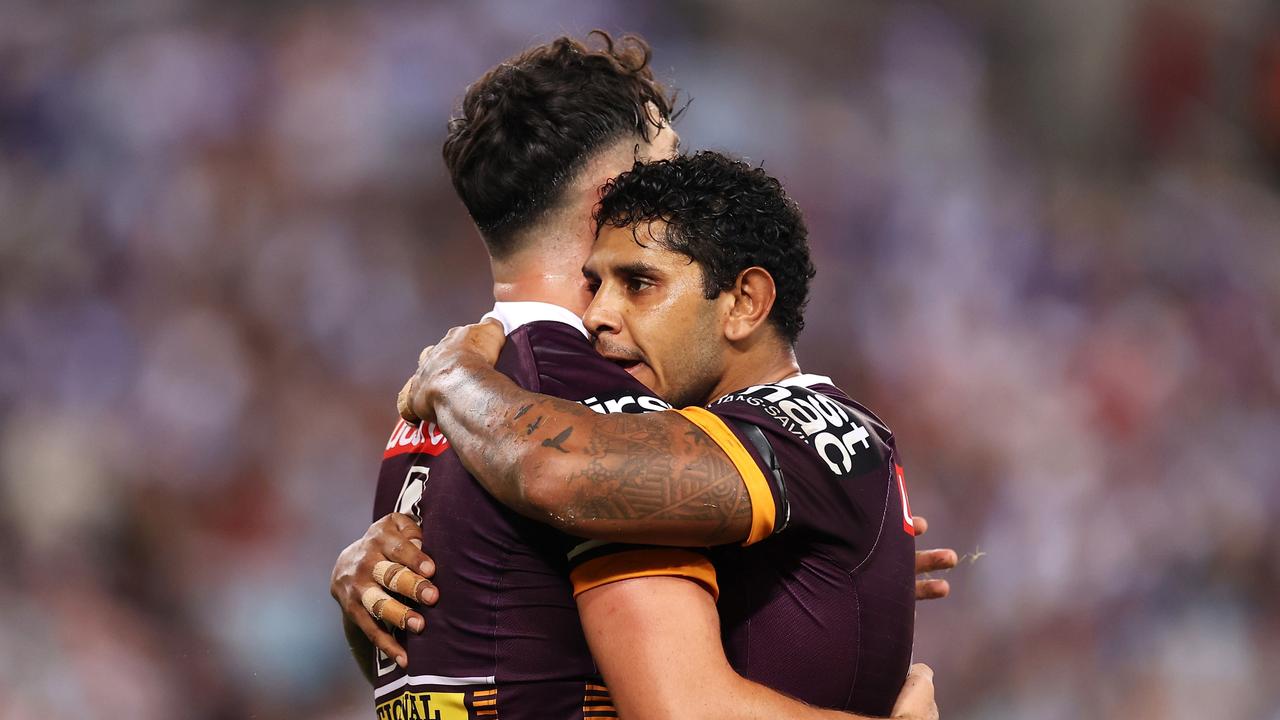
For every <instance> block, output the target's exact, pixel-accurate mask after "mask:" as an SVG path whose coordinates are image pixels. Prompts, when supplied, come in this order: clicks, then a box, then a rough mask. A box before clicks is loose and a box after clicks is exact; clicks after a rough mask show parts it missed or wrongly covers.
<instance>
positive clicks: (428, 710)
mask: <svg viewBox="0 0 1280 720" xmlns="http://www.w3.org/2000/svg"><path fill="white" fill-rule="evenodd" d="M599 40H600V42H599V43H596V44H592V45H589V44H586V43H581V42H578V41H575V40H572V39H569V38H560V39H558V40H556V41H554V42H552V43H548V44H547V45H543V46H539V47H537V48H534V49H533V50H531V51H529V52H527V53H524V54H522V55H521V56H519V57H516V58H513V59H511V60H510V61H508V62H506V63H503V64H501V65H499V66H497V67H495V68H494V69H493V70H491V71H490V72H489V73H487V74H486V75H485V76H484V77H483V78H481V79H480V80H479V81H477V82H476V83H475V84H473V85H472V86H471V87H470V88H469V89H468V91H467V95H466V98H465V99H464V101H463V107H462V113H461V114H460V116H459V117H458V118H456V119H455V120H454V121H453V122H452V123H451V124H450V132H449V139H448V141H447V142H446V146H445V160H446V165H447V166H448V168H449V171H450V174H451V176H452V179H453V182H454V186H455V188H456V189H457V191H458V194H459V196H460V197H461V198H462V200H463V202H464V204H465V206H466V207H467V210H468V212H470V214H471V216H472V218H473V219H474V220H475V221H476V224H477V226H478V227H479V228H480V231H481V237H482V238H483V240H484V242H485V245H486V247H487V248H488V250H489V254H490V258H491V266H492V270H493V274H494V295H495V297H496V298H497V299H498V300H499V302H498V304H497V305H496V306H495V313H496V314H497V315H498V316H499V317H501V318H502V319H503V320H504V322H506V323H507V325H508V327H509V328H510V329H511V330H512V335H511V341H510V342H508V343H507V348H508V349H507V351H506V352H505V358H504V360H503V361H502V362H501V363H499V368H500V369H501V370H502V371H503V372H505V373H506V374H507V375H508V376H510V377H511V378H513V379H514V380H515V381H516V382H517V383H519V384H521V385H522V386H523V387H526V388H530V389H534V390H541V391H542V392H547V393H551V394H553V395H558V396H560V397H564V398H568V399H570V400H580V401H585V402H587V403H588V404H591V405H592V407H596V408H599V409H600V410H602V411H613V410H623V411H636V410H640V409H646V408H647V409H654V408H661V407H665V404H664V403H662V402H661V401H660V400H659V399H658V398H657V397H654V395H653V393H652V392H651V391H649V390H648V389H646V388H645V387H644V386H643V385H641V384H639V383H637V382H636V381H635V379H634V378H632V377H631V376H630V375H628V374H627V373H626V372H624V371H623V370H622V369H620V368H619V367H618V366H617V365H616V364H614V363H612V362H610V361H608V360H606V359H604V358H602V357H601V356H599V355H598V354H595V353H593V352H592V351H591V349H590V347H591V346H590V343H589V341H588V340H587V337H586V331H585V329H584V328H583V326H582V323H581V321H580V319H579V315H580V313H581V312H582V310H584V309H585V308H586V306H587V303H588V302H589V301H590V298H591V295H590V292H589V290H590V289H589V287H588V285H587V283H586V281H585V280H584V279H583V277H582V274H581V266H582V263H583V261H584V260H585V259H586V257H587V255H588V253H589V251H590V248H591V243H592V240H593V238H594V235H595V230H596V228H595V225H594V223H593V221H592V217H591V210H592V208H593V207H594V205H595V204H596V201H597V200H598V198H599V188H600V186H601V185H602V184H603V183H604V182H605V181H607V180H608V179H609V178H612V177H614V176H615V175H617V174H618V173H620V172H622V171H624V170H626V169H628V168H630V167H631V166H632V164H633V163H634V162H635V161H636V160H648V159H656V158H663V157H669V156H671V155H672V154H673V153H674V149H675V145H676V136H675V133H674V132H673V131H672V130H671V128H670V126H669V120H670V119H671V117H672V116H673V115H674V114H675V113H673V106H672V103H671V98H670V95H669V94H668V93H667V92H666V91H665V89H664V88H662V86H661V85H660V84H659V83H657V82H656V80H654V78H653V75H652V72H651V71H650V69H649V67H648V59H649V51H648V48H647V46H645V45H644V44H643V42H641V41H638V40H624V41H620V42H617V43H615V42H614V41H613V40H612V39H611V38H609V37H608V36H607V35H604V34H600V35H599ZM541 422H542V421H540V420H539V419H537V418H536V417H532V416H530V417H529V418H527V419H526V420H525V425H524V426H523V427H524V429H525V430H527V431H528V432H529V433H531V434H532V433H535V432H538V430H539V428H540V427H541ZM554 441H555V438H550V439H549V444H548V447H552V446H554V444H555V443H554ZM672 453H673V454H672V455H671V456H670V457H669V458H668V459H667V460H666V461H665V462H667V463H676V462H683V461H686V460H690V459H692V460H693V461H695V462H696V463H699V467H700V468H702V471H701V474H699V473H698V472H682V473H673V474H672V479H673V480H674V479H676V478H677V477H679V478H680V482H681V483H682V485H681V488H682V490H681V492H682V493H684V494H685V495H686V496H687V497H688V498H689V499H690V504H684V503H677V504H676V505H674V506H672V507H671V508H669V509H664V508H663V507H662V506H661V505H659V506H653V505H650V506H649V507H648V510H647V511H644V512H643V514H641V515H635V516H633V517H631V518H630V519H629V520H628V521H627V522H626V525H627V527H628V528H630V530H629V531H630V532H631V533H632V534H633V535H632V537H633V538H635V539H644V540H645V541H646V542H653V543H663V544H698V545H703V544H707V543H711V542H731V541H735V540H743V539H746V530H747V526H746V525H744V524H742V523H741V522H739V521H740V520H741V517H742V516H743V513H744V511H746V512H747V514H748V515H749V507H748V505H747V504H746V501H745V495H743V491H742V487H743V480H742V479H741V478H740V476H739V473H738V471H737V470H736V469H735V468H734V466H733V465H732V464H731V463H730V462H729V461H728V460H726V459H725V458H723V457H722V451H721V450H720V449H718V448H717V447H715V446H712V445H707V446H703V447H699V448H687V449H685V450H683V451H680V452H679V453H677V452H676V449H675V448H672ZM721 495H724V496H726V498H727V499H732V497H737V498H738V499H737V501H736V502H730V503H725V504H716V503H703V501H704V500H705V498H706V497H710V496H715V497H719V496H721ZM731 496H732V497H731ZM637 501H638V500H637ZM697 503H703V504H702V506H701V509H698V507H697ZM637 507H639V506H637ZM691 509H693V510H696V512H691ZM388 513H389V514H388ZM374 515H375V517H381V519H380V520H378V521H376V522H375V523H374V525H373V526H371V527H370V531H369V533H367V534H366V537H365V538H362V539H361V540H360V541H357V542H356V543H354V544H353V545H352V546H350V547H349V548H348V549H347V550H346V551H344V552H343V554H342V556H341V557H340V558H339V561H338V563H337V565H336V566H335V570H334V579H333V584H332V586H331V587H332V591H333V594H334V596H335V598H337V599H338V601H339V603H340V604H341V605H342V606H343V608H344V610H345V612H346V613H347V618H348V621H349V624H348V631H349V637H351V639H352V642H353V647H355V648H356V649H357V655H358V657H360V658H372V657H373V652H372V650H368V651H366V650H365V649H364V648H362V647H360V646H361V644H362V643H363V641H364V636H366V635H367V636H368V638H369V639H370V640H372V641H373V642H375V643H376V644H377V646H378V648H379V649H381V650H385V651H386V652H385V654H383V655H381V656H380V659H379V662H378V663H377V664H376V667H374V668H370V674H371V679H372V680H373V682H374V684H375V697H376V698H377V703H378V712H379V714H380V715H386V716H390V717H400V716H404V717H416V716H429V717H435V716H436V715H435V714H436V713H440V717H445V718H447V717H451V716H452V715H451V714H450V713H457V714H458V715H459V716H462V715H461V713H462V712H466V713H467V714H468V716H470V717H476V718H486V717H489V716H498V717H503V718H520V717H530V718H560V717H566V718H567V717H608V716H611V715H612V714H613V712H614V709H613V705H612V701H611V699H610V695H609V692H608V690H607V688H606V687H605V685H604V684H603V683H602V682H601V680H600V677H599V675H598V671H597V668H596V665H595V664H594V663H593V661H592V658H591V656H590V654H589V652H588V650H587V646H586V642H585V639H584V637H583V634H582V627H581V624H580V622H579V618H578V608H577V605H576V604H575V601H574V597H573V593H574V590H573V586H572V584H571V583H570V580H569V578H568V572H569V565H570V564H571V563H572V564H574V565H577V566H582V565H584V564H586V563H587V562H588V561H589V560H591V559H592V558H604V556H606V555H609V554H610V553H609V549H608V548H601V549H599V550H596V551H591V552H589V551H590V548H587V549H583V548H580V547H579V546H580V545H581V541H580V540H575V539H573V538H571V537H570V536H568V535H565V534H563V533H561V532H558V531H556V530H554V529H553V528H551V527H548V526H546V525H541V524H538V523H534V522H532V521H529V520H528V519H526V518H523V517H521V516H519V515H517V514H515V513H514V512H512V511H511V510H508V509H507V508H505V507H503V506H502V505H500V504H498V503H497V502H495V501H494V499H493V498H492V497H490V496H489V495H487V494H486V493H485V492H484V490H483V489H482V488H481V487H480V486H479V485H478V484H476V482H475V481H474V480H473V479H472V478H471V476H470V475H469V474H468V473H467V471H466V470H465V468H463V466H462V465H461V464H460V463H459V459H458V456H457V454H456V453H454V452H453V451H452V450H451V449H450V446H449V443H448V441H446V440H445V439H444V436H443V435H441V434H440V432H439V430H438V428H436V427H435V426H432V425H423V426H422V427H416V426H411V425H407V424H401V425H400V426H398V427H397V428H396V429H395V431H394V432H393V434H392V437H391V440H390V442H389V443H388V445H387V449H386V453H385V454H384V459H383V464H382V469H381V473H380V477H379V487H378V494H377V499H376V502H375V513H374ZM730 516H734V517H736V518H737V520H735V521H734V523H733V525H732V527H730V525H729V524H727V522H726V519H727V518H729V517H730ZM419 525H421V527H419ZM419 538H420V542H421V544H422V547H424V548H425V549H426V550H428V551H429V552H430V553H431V555H432V556H433V557H434V560H435V561H436V562H435V563H432V560H431V559H429V558H427V557H426V556H425V555H423V554H422V552H421V551H419V550H418V549H417V548H415V547H414V546H413V545H412V544H411V543H410V541H411V540H418V539H419ZM669 552H670V553H675V555H674V556H672V555H669V554H668V555H663V554H658V553H641V554H639V555H637V554H630V555H626V556H625V557H623V554H622V553H618V554H617V555H618V557H619V558H621V559H622V560H623V561H629V562H632V563H633V567H637V568H638V567H640V565H641V564H646V563H647V565H646V566H645V572H648V573H650V574H652V575H654V576H662V577H667V578H677V579H678V578H690V579H689V580H681V582H703V581H704V580H705V581H708V582H713V581H714V580H713V578H711V576H709V575H707V574H706V572H705V558H703V557H702V556H700V555H699V554H697V553H695V554H694V559H693V561H692V562H690V563H681V562H671V561H669V560H670V559H671V557H675V558H677V559H679V558H687V557H688V555H686V554H683V553H682V551H678V550H672V551H669ZM569 554H574V559H573V560H572V561H571V560H569V559H568V558H567V555H569ZM389 560H394V561H396V562H397V563H398V564H396V565H392V564H391V563H390V562H389ZM615 560H616V559H615ZM637 561H642V562H641V563H638V562H637ZM433 564H434V565H435V566H436V567H438V571H437V572H436V574H435V576H434V578H433V580H435V582H436V584H437V585H438V592H437V589H436V588H435V587H432V586H431V584H430V583H429V582H427V581H426V580H425V579H423V578H422V577H420V576H418V575H417V574H415V573H414V572H413V570H412V569H419V568H421V569H424V570H425V572H424V573H423V574H425V575H429V574H430V568H431V566H432V565H433ZM406 565H407V566H408V568H406V567H404V566H406ZM424 565H425V567H424ZM593 566H594V567H597V568H598V567H599V566H600V565H599V564H598V563H596V564H594V565H593ZM410 568H412V569H410ZM375 579H376V582H375ZM935 582H937V581H935ZM383 587H385V588H386V589H388V590H392V591H393V592H397V593H399V594H401V595H404V596H407V597H412V598H415V599H418V600H421V601H422V602H423V603H425V604H430V603H431V602H433V601H435V599H436V598H437V597H438V598H439V600H438V605H437V606H436V608H435V609H434V610H433V611H432V612H431V614H430V617H431V622H430V628H429V629H428V630H427V631H426V632H425V633H423V632H421V631H422V628H423V622H424V619H423V617H422V616H421V615H419V614H418V613H416V612H413V611H412V610H410V609H408V608H406V607H405V606H404V605H402V604H401V603H399V602H398V601H397V600H396V599H395V598H393V597H391V596H389V595H388V594H387V593H385V592H384V591H383V590H382V588H383ZM375 617H376V618H378V619H380V620H384V621H390V622H391V624H393V625H394V626H396V627H398V628H399V630H400V632H397V633H395V635H394V636H392V635H388V634H387V633H386V632H385V630H384V629H383V628H381V627H380V626H379V624H378V623H376V622H374V618H375ZM726 627H729V626H728V625H726ZM406 629H407V630H408V631H410V632H405V631H406ZM623 630H625V628H621V627H620V628H619V632H622V631H623ZM619 637H622V635H620V636H619ZM686 640H687V641H688V642H693V639H692V638H686ZM702 640H705V641H706V642H709V643H711V644H712V645H713V646H714V647H715V649H716V652H721V653H722V651H721V650H720V647H721V646H720V641H719V638H718V637H713V638H703V639H699V642H701V641H702ZM401 643H403V646H402V645H401ZM647 647H648V646H647V645H646V644H645V643H640V644H636V645H633V648H632V649H633V650H635V651H636V652H643V651H644V650H645V649H646V648H647ZM733 652H736V650H735V651H733ZM731 657H734V656H733V655H731ZM393 661H394V662H393ZM726 668H727V666H726ZM722 669H724V668H722ZM757 670H758V669H757ZM729 676H732V678H734V679H736V682H739V683H745V681H744V680H743V679H742V678H741V677H739V676H738V675H737V674H736V673H733V672H732V670H731V669H728V670H727V674H725V673H721V672H720V671H719V670H717V672H716V673H708V674H707V675H705V676H704V677H702V678H699V680H701V681H705V682H704V685H703V687H704V688H705V689H706V690H707V692H704V693H703V694H702V695H701V696H700V698H701V699H700V702H702V703H703V704H704V706H706V707H710V706H709V705H706V704H707V703H719V707H720V708H721V709H725V708H731V709H732V711H733V712H734V713H749V712H752V711H753V709H755V710H759V709H760V708H762V707H763V708H769V709H770V712H771V713H772V714H773V715H774V716H789V717H806V716H808V714H809V713H811V712H812V713H817V711H816V710H814V709H812V708H805V707H804V706H802V705H800V704H799V703H796V702H795V701H793V700H790V699H788V698H785V697H783V696H781V695H778V694H777V693H775V692H772V691H768V690H766V689H765V688H763V687H759V686H756V685H749V687H751V688H752V689H753V690H752V695H751V698H749V699H748V698H744V697H740V696H738V695H736V694H734V692H733V691H734V690H735V688H737V687H738V685H733V684H728V683H726V682H725V679H726V678H728V677H729ZM911 687H914V688H916V690H913V691H912V692H913V693H914V694H913V695H912V696H911V697H913V698H915V699H916V700H919V699H920V698H922V697H925V696H924V695H922V694H921V692H920V691H919V690H920V689H921V688H923V689H926V690H928V691H929V694H928V696H927V697H928V698H929V699H928V701H927V702H926V703H925V704H923V705H918V706H916V707H918V708H922V709H929V708H930V707H931V704H932V701H931V697H932V696H931V689H932V686H931V685H930V684H929V683H928V681H927V679H924V678H921V681H920V682H918V683H915V684H913V685H912V686H911ZM713 689H714V691H712V690H713ZM904 697H907V694H906V691H905V690H904ZM748 700H750V701H748ZM760 703H764V704H763V705H761V704H760ZM900 709H902V710H903V711H904V716H921V715H919V714H916V715H912V714H911V713H912V711H913V710H914V709H916V708H911V707H908V708H905V709H903V708H900ZM712 714H715V713H712ZM819 714H820V713H819ZM924 716H927V713H926V714H925V715H924Z"/></svg>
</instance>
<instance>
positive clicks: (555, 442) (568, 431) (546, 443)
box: [539, 418, 573, 454]
mask: <svg viewBox="0 0 1280 720" xmlns="http://www.w3.org/2000/svg"><path fill="white" fill-rule="evenodd" d="M539 420H541V418H539ZM572 434H573V426H569V427H567V428H565V429H564V430H561V431H560V434H559V435H557V436H555V437H553V438H548V439H546V440H543V441H542V447H549V448H555V449H556V450H559V451H560V452H562V453H566V454H567V453H568V452H569V451H568V450H565V449H564V441H565V440H568V439H569V436H570V435H572Z"/></svg>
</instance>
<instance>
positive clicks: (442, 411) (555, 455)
mask: <svg viewBox="0 0 1280 720" xmlns="http://www.w3.org/2000/svg"><path fill="white" fill-rule="evenodd" d="M432 407H433V410H434V412H435V416H436V423H437V426H438V427H439V428H440V430H441V431H442V432H443V433H444V434H445V436H446V437H447V438H449V442H450V444H451V445H452V447H453V448H454V450H455V451H456V452H457V453H458V455H459V457H460V458H461V460H462V462H463V464H464V465H466V467H467V469H468V470H470V471H471V472H472V474H474V475H475V476H476V478H477V479H478V480H479V481H480V483H481V484H482V485H483V486H484V487H485V489H486V490H488V491H489V492H490V493H491V494H492V495H493V496H494V497H495V498H497V499H498V500H499V501H500V502H502V503H503V504H505V505H508V506H509V507H511V508H512V509H514V510H516V511H517V512H520V513H523V514H525V515H528V516H530V517H533V518H535V519H537V520H540V521H543V522H547V523H549V524H551V525H554V526H556V527H559V528H561V529H563V530H565V531H567V532H571V533H573V534H576V535H580V536H583V537H589V538H595V539H602V540H613V541H624V542H647V543H660V544H669V545H710V544H719V543H724V542H733V541H736V540H742V539H744V538H745V537H746V534H747V532H748V530H749V528H750V523H751V504H750V500H749V498H748V496H747V493H746V489H745V486H744V484H743V482H742V479H741V477H740V476H739V474H738V471H737V469H736V468H735V467H734V466H733V464H732V463H731V462H730V461H729V459H728V457H726V456H725V455H724V452H723V451H722V450H720V448H719V447H718V446H716V445H715V444H714V443H713V442H711V441H710V439H709V438H707V437H706V435H705V434H704V433H703V432H702V431H701V430H699V429H697V428H696V427H695V426H694V425H693V424H692V423H689V422H688V421H686V420H685V419H684V418H682V417H680V416H679V415H677V414H675V413H669V412H661V413H647V414H643V415H634V414H625V413H615V414H607V415H606V414H601V413H597V412H594V411H592V410H591V409H589V408H587V407H584V406H583V405H580V404H578V403H574V402H569V401H567V400H561V399H559V398H553V397H550V396H547V395H539V394H537V393H532V392H529V391H527V390H524V389H522V388H520V387H518V386H516V385H515V384H514V383H512V382H511V381H510V380H509V379H507V378H506V377H505V376H503V375H501V374H500V373H498V372H497V371H495V370H493V369H491V368H489V367H487V366H484V365H482V364H480V363H466V362H463V363H459V364H458V365H456V366H454V367H453V368H451V369H450V370H449V371H448V372H446V373H443V374H442V375H441V376H440V377H439V378H438V380H437V383H436V392H434V393H433V396H432Z"/></svg>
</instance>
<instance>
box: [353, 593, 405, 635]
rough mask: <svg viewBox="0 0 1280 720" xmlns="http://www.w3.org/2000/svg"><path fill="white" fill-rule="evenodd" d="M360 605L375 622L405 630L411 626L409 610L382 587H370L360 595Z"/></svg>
mask: <svg viewBox="0 0 1280 720" xmlns="http://www.w3.org/2000/svg"><path fill="white" fill-rule="evenodd" d="M360 604H361V605H364V609H365V610H367V611H368V612H369V614H370V615H372V616H373V617H374V619H375V620H378V621H380V622H384V623H387V624H389V625H391V626H393V627H396V628H399V629H401V630H404V629H405V628H406V627H408V624H409V608H407V607H405V606H404V604H403V603H401V602H399V601H398V600H396V599H395V598H393V597H391V596H390V595H388V594H387V592H386V591H385V590H383V589H382V588H380V587H374V586H370V587H368V588H365V591H364V592H363V593H361V594H360Z"/></svg>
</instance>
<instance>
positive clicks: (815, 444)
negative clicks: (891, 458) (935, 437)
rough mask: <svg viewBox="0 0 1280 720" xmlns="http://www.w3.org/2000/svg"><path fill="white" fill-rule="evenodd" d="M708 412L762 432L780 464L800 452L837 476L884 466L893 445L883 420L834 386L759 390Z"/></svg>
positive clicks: (740, 392) (727, 399)
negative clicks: (782, 460)
mask: <svg viewBox="0 0 1280 720" xmlns="http://www.w3.org/2000/svg"><path fill="white" fill-rule="evenodd" d="M822 380H825V378H822ZM708 409H709V410H710V411H711V412H713V413H715V414H716V415H719V416H721V417H722V418H725V419H726V421H727V423H728V424H730V425H732V424H735V423H741V424H747V425H750V426H754V427H757V428H759V429H760V431H762V432H763V433H764V434H765V435H766V436H767V437H768V439H769V441H770V444H771V445H773V446H774V447H775V450H777V451H778V452H779V455H780V459H787V458H791V459H797V455H796V453H795V451H797V450H799V451H802V453H801V456H800V457H807V458H810V459H816V460H820V461H821V462H822V464H823V465H825V466H826V468H827V469H828V470H830V471H831V472H832V473H833V474H835V475H857V474H861V473H863V472H867V471H869V470H872V469H875V468H878V467H880V466H882V465H883V463H884V462H885V460H886V458H887V457H888V453H889V449H890V447H891V444H892V442H893V434H892V433H891V432H890V431H889V428H888V427H887V426H886V425H885V424H884V423H883V422H882V421H881V420H880V419H879V418H878V417H876V416H875V415H874V414H872V413H871V412H870V411H869V410H867V409H866V408H864V407H863V406H861V405H859V404H858V403H856V402H854V401H853V400H851V399H850V398H849V397H848V396H847V395H845V394H844V393H843V392H841V391H840V390H839V389H838V388H836V387H835V386H834V385H831V384H830V381H826V382H811V383H806V384H800V383H787V382H782V383H773V384H766V385H755V386H752V387H749V388H744V389H742V390H738V391H736V392H733V393H730V394H728V395H725V396H724V397H722V398H720V399H719V400H717V401H716V402H714V403H712V405H711V406H710V407H709V408H708ZM788 449H789V450H791V451H790V452H788Z"/></svg>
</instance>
